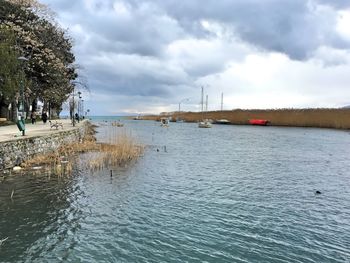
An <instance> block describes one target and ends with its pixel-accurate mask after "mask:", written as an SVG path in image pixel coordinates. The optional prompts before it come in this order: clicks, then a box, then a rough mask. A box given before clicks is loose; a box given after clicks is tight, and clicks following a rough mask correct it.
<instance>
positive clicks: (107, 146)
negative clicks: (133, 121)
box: [22, 125, 144, 174]
mask: <svg viewBox="0 0 350 263" xmlns="http://www.w3.org/2000/svg"><path fill="white" fill-rule="evenodd" d="M95 133H96V131H95V127H93V126H92V125H91V126H90V127H89V128H88V131H87V132H86V134H85V137H84V138H83V139H82V140H81V141H80V142H74V143H70V144H66V145H63V146H61V147H60V148H59V149H58V150H56V151H54V152H51V153H48V154H41V155H37V156H35V157H34V158H32V159H30V160H28V161H26V162H25V163H23V164H22V166H23V167H24V168H26V167H40V166H46V167H47V166H51V168H52V170H54V171H55V172H56V174H64V173H65V172H70V171H71V170H72V163H73V162H71V161H70V159H72V158H74V156H76V155H77V154H79V153H87V152H89V153H91V154H89V155H88V159H87V166H88V168H90V169H91V170H97V169H103V168H106V167H109V166H121V165H125V164H126V163H128V162H130V161H132V160H136V159H137V158H138V157H139V156H140V155H141V154H142V153H143V150H144V147H143V146H141V145H139V144H137V143H135V141H134V139H133V138H132V137H131V136H128V135H127V134H125V133H124V134H117V133H115V132H114V131H112V132H110V133H109V136H108V142H107V143H98V142H96V138H95V136H94V135H95Z"/></svg>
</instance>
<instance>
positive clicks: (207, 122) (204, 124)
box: [198, 119, 212, 128]
mask: <svg viewBox="0 0 350 263" xmlns="http://www.w3.org/2000/svg"><path fill="white" fill-rule="evenodd" d="M198 127H199V128H211V127H212V124H211V122H210V120H207V119H205V120H203V121H200V122H198Z"/></svg>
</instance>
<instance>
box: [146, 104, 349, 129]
mask: <svg viewBox="0 0 350 263" xmlns="http://www.w3.org/2000/svg"><path fill="white" fill-rule="evenodd" d="M161 117H171V118H172V119H173V120H176V119H182V120H184V121H186V122H197V121H199V120H201V119H203V118H205V119H211V120H213V121H215V120H220V119H226V120H228V121H229V122H230V124H237V125H246V124H249V120H250V119H265V120H268V121H269V125H272V126H290V127H317V128H335V129H350V109H348V108H342V109H325V108H320V109H275V110H241V109H237V110H231V111H208V112H204V113H201V112H180V113H179V112H173V113H168V114H162V115H157V116H151V115H149V116H143V117H142V119H144V120H160V118H161Z"/></svg>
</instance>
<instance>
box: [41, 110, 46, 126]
mask: <svg viewBox="0 0 350 263" xmlns="http://www.w3.org/2000/svg"><path fill="white" fill-rule="evenodd" d="M41 119H42V120H43V123H44V124H46V122H47V113H46V111H43V113H42V114H41Z"/></svg>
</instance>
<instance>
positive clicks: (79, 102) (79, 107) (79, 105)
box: [78, 91, 81, 122]
mask: <svg viewBox="0 0 350 263" xmlns="http://www.w3.org/2000/svg"><path fill="white" fill-rule="evenodd" d="M78 95H79V97H78V98H79V100H78V118H79V119H80V115H81V92H80V91H78ZM79 119H78V122H79Z"/></svg>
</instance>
